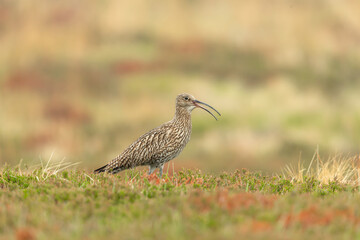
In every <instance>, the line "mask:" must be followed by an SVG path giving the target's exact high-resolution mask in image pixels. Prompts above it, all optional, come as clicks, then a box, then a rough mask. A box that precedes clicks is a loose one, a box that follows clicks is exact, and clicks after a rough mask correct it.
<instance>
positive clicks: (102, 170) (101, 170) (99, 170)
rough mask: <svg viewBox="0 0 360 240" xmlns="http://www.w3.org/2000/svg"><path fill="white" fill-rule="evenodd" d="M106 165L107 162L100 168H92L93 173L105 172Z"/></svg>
mask: <svg viewBox="0 0 360 240" xmlns="http://www.w3.org/2000/svg"><path fill="white" fill-rule="evenodd" d="M107 166H108V164H106V165H105V166H102V167H101V168H98V169H96V170H94V173H102V172H105V168H106V167H107Z"/></svg>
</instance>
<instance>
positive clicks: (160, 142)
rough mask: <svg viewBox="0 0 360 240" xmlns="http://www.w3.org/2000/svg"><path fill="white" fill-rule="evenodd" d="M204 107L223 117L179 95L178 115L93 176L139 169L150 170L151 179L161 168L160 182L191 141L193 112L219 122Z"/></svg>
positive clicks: (138, 141)
mask: <svg viewBox="0 0 360 240" xmlns="http://www.w3.org/2000/svg"><path fill="white" fill-rule="evenodd" d="M203 106H207V107H209V108H210V109H212V110H214V111H215V112H216V113H217V114H218V115H219V116H221V114H220V113H219V112H218V111H217V110H216V109H215V108H213V107H212V106H210V105H209V104H207V103H204V102H201V101H199V100H196V99H195V97H194V96H192V95H190V94H187V93H183V94H179V95H178V96H177V97H176V104H175V115H174V117H173V119H172V120H170V121H168V122H166V123H164V124H162V125H160V126H159V127H157V128H154V129H152V130H150V131H149V132H147V133H145V134H144V135H142V136H140V137H139V138H138V139H137V140H136V141H135V142H133V143H132V144H131V145H130V146H129V147H128V148H126V149H125V150H124V151H123V152H122V153H121V154H120V155H118V156H117V157H115V158H114V159H112V160H111V161H110V162H109V163H108V164H106V165H105V166H102V167H100V168H98V169H96V170H94V173H101V172H106V173H110V174H116V173H118V172H120V171H123V170H126V169H131V168H135V167H138V166H149V172H148V174H149V175H151V174H152V173H153V172H154V171H155V170H156V169H157V168H159V176H160V178H161V177H162V174H163V168H164V165H165V163H167V162H168V161H170V160H172V159H174V158H175V157H177V156H178V155H179V154H180V153H181V152H182V150H183V149H184V148H185V146H186V144H187V143H188V142H189V141H190V135H191V129H192V124H191V112H192V111H193V110H194V109H195V108H200V109H203V110H205V111H206V112H208V113H209V114H211V115H212V116H213V117H214V118H215V119H216V120H218V119H217V118H216V117H215V115H214V114H213V113H211V112H210V111H209V110H208V109H206V108H204V107H203Z"/></svg>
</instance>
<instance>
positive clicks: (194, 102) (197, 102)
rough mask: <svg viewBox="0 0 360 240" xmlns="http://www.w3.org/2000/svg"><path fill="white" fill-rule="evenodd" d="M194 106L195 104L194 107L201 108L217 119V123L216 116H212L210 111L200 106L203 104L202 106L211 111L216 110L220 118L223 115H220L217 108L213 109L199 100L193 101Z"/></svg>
mask: <svg viewBox="0 0 360 240" xmlns="http://www.w3.org/2000/svg"><path fill="white" fill-rule="evenodd" d="M193 104H194V106H196V107H198V108H201V109H203V110H205V111H207V112H208V113H210V114H211V116H213V117H214V118H215V119H216V121H217V118H216V117H215V116H214V114H212V113H211V112H210V111H209V110H207V109H206V108H204V107H202V106H200V105H199V104H202V105H205V106H207V107H209V108H211V109H212V110H214V111H215V112H216V113H217V114H219V116H221V114H220V113H219V112H218V111H217V110H216V109H215V108H213V107H212V106H210V105H209V104H207V103H204V102H200V101H198V100H194V101H193Z"/></svg>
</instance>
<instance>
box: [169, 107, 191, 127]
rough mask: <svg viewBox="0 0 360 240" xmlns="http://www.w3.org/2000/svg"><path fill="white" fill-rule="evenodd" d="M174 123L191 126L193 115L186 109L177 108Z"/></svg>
mask: <svg viewBox="0 0 360 240" xmlns="http://www.w3.org/2000/svg"><path fill="white" fill-rule="evenodd" d="M173 122H174V123H175V124H185V125H190V126H191V113H190V112H189V111H188V110H187V109H186V108H183V107H179V106H176V111H175V116H174V119H173Z"/></svg>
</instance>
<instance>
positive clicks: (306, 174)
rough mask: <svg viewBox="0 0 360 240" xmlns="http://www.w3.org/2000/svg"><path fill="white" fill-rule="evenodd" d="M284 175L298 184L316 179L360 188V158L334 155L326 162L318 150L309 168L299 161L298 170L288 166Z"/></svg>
mask: <svg viewBox="0 0 360 240" xmlns="http://www.w3.org/2000/svg"><path fill="white" fill-rule="evenodd" d="M314 163H316V164H314ZM282 175H284V176H286V177H288V178H290V179H291V181H297V182H304V180H305V179H306V178H314V179H316V180H318V181H320V182H321V183H325V184H327V183H329V182H333V181H336V182H339V183H341V184H350V185H356V186H360V158H359V156H356V157H350V156H344V155H334V156H331V157H329V158H328V159H327V160H325V161H324V160H322V159H321V157H320V154H319V151H318V149H317V151H316V152H315V154H314V157H313V159H312V160H311V162H310V163H309V166H308V167H306V168H305V167H304V166H303V163H302V162H301V160H299V163H298V166H297V168H296V167H293V166H291V165H287V166H286V167H285V168H284V169H283V170H282Z"/></svg>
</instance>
